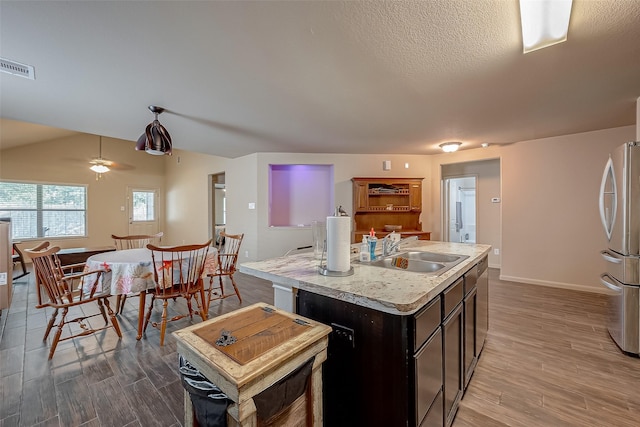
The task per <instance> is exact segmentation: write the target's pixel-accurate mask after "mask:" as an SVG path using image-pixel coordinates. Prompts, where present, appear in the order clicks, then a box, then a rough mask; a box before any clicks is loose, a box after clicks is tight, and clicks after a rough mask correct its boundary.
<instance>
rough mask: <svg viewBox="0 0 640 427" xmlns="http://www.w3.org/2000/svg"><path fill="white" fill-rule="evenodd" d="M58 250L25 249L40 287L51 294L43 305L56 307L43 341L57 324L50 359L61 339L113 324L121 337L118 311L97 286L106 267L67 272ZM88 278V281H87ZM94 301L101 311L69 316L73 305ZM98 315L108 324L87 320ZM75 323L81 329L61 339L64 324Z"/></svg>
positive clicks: (95, 330)
mask: <svg viewBox="0 0 640 427" xmlns="http://www.w3.org/2000/svg"><path fill="white" fill-rule="evenodd" d="M59 250H60V248H59V247H57V246H54V247H51V248H44V249H42V250H31V249H25V253H26V254H27V255H29V258H31V260H32V261H33V269H34V271H35V274H36V278H37V279H36V280H37V282H38V284H39V286H42V287H43V288H44V290H45V291H46V295H45V296H46V297H48V300H47V301H43V302H42V304H41V305H40V307H52V308H53V309H54V312H53V315H52V316H51V319H50V320H49V323H48V324H47V329H46V331H45V334H44V341H46V340H47V337H48V336H49V333H50V332H51V329H52V328H53V327H54V326H57V327H58V329H57V330H56V333H55V335H54V337H53V342H52V343H51V349H50V350H49V359H51V358H52V357H53V353H54V352H55V351H56V347H57V346H58V343H59V342H60V341H66V340H69V339H73V338H76V337H79V336H85V335H89V334H93V333H95V332H98V331H101V330H103V329H106V328H110V327H113V329H115V331H116V334H118V337H120V338H122V333H121V332H120V325H119V324H118V320H117V319H116V316H115V313H114V312H113V310H111V307H110V306H109V299H108V297H109V294H108V292H107V293H104V292H101V293H98V292H97V287H98V285H99V284H100V280H101V278H102V274H103V273H104V272H105V270H95V271H89V272H86V273H79V274H71V275H65V273H64V271H63V269H62V267H61V266H60V260H58V257H57V255H56V253H57V252H58V251H59ZM85 281H89V282H87V283H84V282H85ZM83 284H84V286H83ZM86 290H88V291H86ZM92 302H96V303H97V305H98V309H99V310H100V312H99V313H96V314H90V315H84V314H83V315H80V316H78V317H74V318H69V319H68V318H67V314H68V313H69V309H70V308H71V307H76V306H80V305H84V304H89V303H92ZM105 306H106V309H107V312H108V314H109V317H110V318H111V326H109V324H108V320H107V313H106V312H105ZM60 309H62V315H61V316H60V318H59V320H58V323H57V324H56V319H58V312H59V310H60ZM95 316H102V317H103V318H104V322H105V326H103V327H101V328H94V327H92V326H91V325H90V324H89V323H88V322H86V320H87V319H89V318H91V317H95ZM73 322H77V323H78V325H79V326H80V328H81V329H82V331H80V332H78V333H76V334H72V335H70V336H66V337H64V338H62V331H63V329H64V328H65V325H68V324H69V323H73Z"/></svg>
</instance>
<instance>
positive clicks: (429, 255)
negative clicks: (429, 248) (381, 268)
mask: <svg viewBox="0 0 640 427" xmlns="http://www.w3.org/2000/svg"><path fill="white" fill-rule="evenodd" d="M394 256H402V257H406V258H409V259H415V260H420V261H431V262H442V263H451V262H454V263H456V264H457V263H459V262H460V261H462V260H464V259H467V258H469V256H468V255H454V254H439V253H435V252H422V251H408V252H402V253H399V254H397V255H394Z"/></svg>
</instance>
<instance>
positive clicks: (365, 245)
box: [360, 236, 371, 262]
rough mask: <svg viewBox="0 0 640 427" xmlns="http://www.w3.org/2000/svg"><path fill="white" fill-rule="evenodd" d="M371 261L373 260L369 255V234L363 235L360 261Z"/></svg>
mask: <svg viewBox="0 0 640 427" xmlns="http://www.w3.org/2000/svg"><path fill="white" fill-rule="evenodd" d="M369 261H371V256H370V255H369V242H368V241H367V236H362V244H361V245H360V262H369Z"/></svg>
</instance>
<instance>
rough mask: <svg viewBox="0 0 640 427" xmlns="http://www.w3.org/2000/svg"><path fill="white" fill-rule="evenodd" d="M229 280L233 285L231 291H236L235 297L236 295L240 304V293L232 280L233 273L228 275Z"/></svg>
mask: <svg viewBox="0 0 640 427" xmlns="http://www.w3.org/2000/svg"><path fill="white" fill-rule="evenodd" d="M229 279H231V284H232V285H233V289H235V291H236V295H238V300H240V302H242V297H241V296H240V291H239V290H238V285H236V281H235V280H233V273H231V274H230V275H229Z"/></svg>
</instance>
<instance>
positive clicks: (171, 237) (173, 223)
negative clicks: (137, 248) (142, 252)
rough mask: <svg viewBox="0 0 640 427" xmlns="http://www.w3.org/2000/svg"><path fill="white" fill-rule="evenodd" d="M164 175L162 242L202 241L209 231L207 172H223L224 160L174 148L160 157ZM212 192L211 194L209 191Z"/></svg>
mask: <svg viewBox="0 0 640 427" xmlns="http://www.w3.org/2000/svg"><path fill="white" fill-rule="evenodd" d="M164 161H165V173H166V175H165V178H166V189H167V190H166V196H165V199H166V200H165V202H166V203H165V206H166V212H167V215H166V228H165V237H164V238H163V240H162V241H163V243H166V244H168V245H181V244H185V243H204V242H206V241H207V240H208V239H211V238H213V230H210V227H209V226H210V224H213V220H210V216H211V215H213V213H211V211H210V201H209V197H210V191H212V189H210V186H211V179H210V175H213V174H216V173H221V172H225V168H226V165H227V162H228V159H226V158H223V157H217V156H210V155H207V154H199V153H192V152H188V151H184V150H174V151H173V154H172V155H171V156H164ZM211 194H212V193H211Z"/></svg>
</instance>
